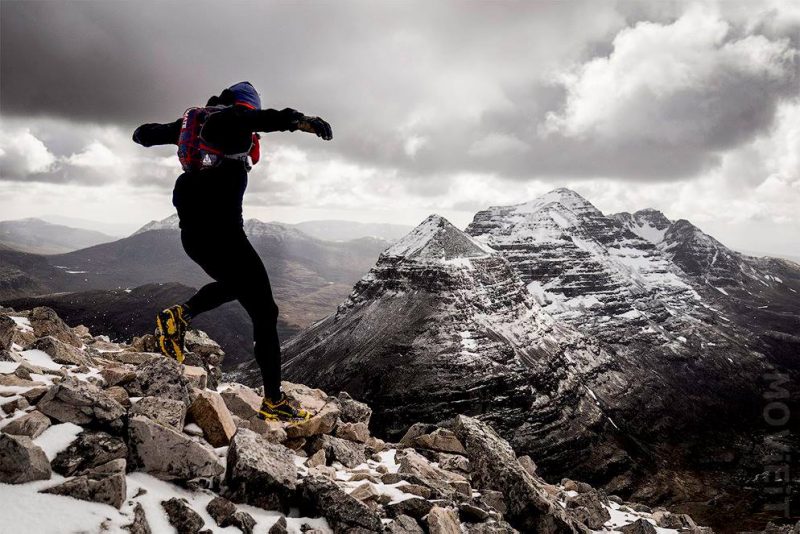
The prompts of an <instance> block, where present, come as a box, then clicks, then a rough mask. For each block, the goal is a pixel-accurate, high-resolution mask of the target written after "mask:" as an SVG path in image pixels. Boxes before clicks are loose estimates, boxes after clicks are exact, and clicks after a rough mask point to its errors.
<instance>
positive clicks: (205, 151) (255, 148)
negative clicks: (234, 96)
mask: <svg viewBox="0 0 800 534" xmlns="http://www.w3.org/2000/svg"><path fill="white" fill-rule="evenodd" d="M223 109H225V106H207V107H196V108H189V109H187V110H186V111H185V112H184V113H183V121H182V122H181V133H180V135H179V136H178V159H179V160H180V162H181V167H183V170H184V172H188V171H200V170H203V169H209V168H211V167H216V166H217V165H219V164H220V163H221V162H222V161H223V160H225V159H232V160H234V161H241V162H242V163H244V165H245V167H246V168H247V170H248V171H249V170H250V169H251V168H252V165H254V164H256V163H258V160H259V159H260V155H261V154H260V147H259V135H258V134H256V133H254V134H253V137H252V140H251V142H250V148H249V149H248V150H247V151H246V152H240V153H238V154H226V153H224V152H223V151H222V150H220V149H218V148H215V147H213V146H211V145H210V144H208V143H206V141H205V140H204V139H203V126H204V125H205V123H206V121H207V120H208V118H209V117H210V116H211V115H213V114H214V113H217V112H219V111H221V110H223ZM251 162H252V163H251Z"/></svg>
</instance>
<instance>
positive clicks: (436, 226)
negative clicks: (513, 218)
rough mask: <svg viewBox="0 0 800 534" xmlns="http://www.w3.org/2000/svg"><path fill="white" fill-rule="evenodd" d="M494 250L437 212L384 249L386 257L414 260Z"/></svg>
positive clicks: (474, 255)
mask: <svg viewBox="0 0 800 534" xmlns="http://www.w3.org/2000/svg"><path fill="white" fill-rule="evenodd" d="M493 253H494V251H493V250H492V249H491V248H489V247H487V246H486V245H483V244H481V243H479V242H478V241H476V240H475V239H473V238H472V237H470V236H469V235H467V234H466V233H464V232H462V231H461V230H459V229H458V228H456V227H455V226H453V225H452V224H451V223H450V221H448V220H447V219H445V218H444V217H442V216H440V215H436V214H433V215H429V216H428V217H427V218H426V219H425V220H424V221H422V223H420V224H419V226H417V227H416V228H414V229H413V230H412V231H411V232H410V233H408V234H407V235H406V236H405V237H403V238H402V239H401V240H400V241H398V242H397V243H395V244H394V245H392V246H391V247H389V248H388V249H386V251H385V252H384V253H383V255H384V256H387V257H396V258H404V259H406V260H413V261H417V262H430V261H433V262H437V261H442V260H444V261H448V260H453V259H456V258H479V257H485V256H488V255H490V254H493Z"/></svg>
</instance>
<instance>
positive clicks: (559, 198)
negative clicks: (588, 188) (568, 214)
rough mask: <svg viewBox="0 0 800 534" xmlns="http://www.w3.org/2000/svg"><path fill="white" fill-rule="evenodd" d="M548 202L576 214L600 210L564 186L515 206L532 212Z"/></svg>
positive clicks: (522, 210)
mask: <svg viewBox="0 0 800 534" xmlns="http://www.w3.org/2000/svg"><path fill="white" fill-rule="evenodd" d="M548 204H560V205H562V206H564V207H565V208H566V209H568V210H570V211H572V212H574V213H576V214H581V213H586V214H599V213H600V210H598V209H597V208H595V207H594V205H593V204H592V203H591V202H589V201H588V200H586V199H585V198H583V197H582V196H581V195H579V194H578V193H576V192H575V191H573V190H572V189H568V188H566V187H559V188H558V189H553V190H552V191H549V192H547V193H545V194H544V195H542V196H540V197H538V198H536V199H534V200H531V201H529V202H526V203H524V204H519V205H517V206H515V207H516V208H517V211H520V212H529V213H532V212H535V211H538V210H539V209H541V208H542V207H544V206H547V205H548ZM490 209H491V208H490Z"/></svg>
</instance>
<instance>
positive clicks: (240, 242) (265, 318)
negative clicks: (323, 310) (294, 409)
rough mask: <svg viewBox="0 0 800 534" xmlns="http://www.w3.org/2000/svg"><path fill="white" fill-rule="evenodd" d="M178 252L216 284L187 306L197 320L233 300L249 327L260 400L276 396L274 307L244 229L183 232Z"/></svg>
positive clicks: (277, 357)
mask: <svg viewBox="0 0 800 534" xmlns="http://www.w3.org/2000/svg"><path fill="white" fill-rule="evenodd" d="M181 242H182V243H183V248H184V250H185V251H186V253H187V254H188V255H189V257H190V258H192V260H194V262H195V263H197V264H198V265H199V266H200V267H202V268H203V270H204V271H205V272H206V273H208V275H209V276H210V277H211V278H213V279H214V280H215V281H214V282H211V283H210V284H207V285H205V286H203V287H202V288H200V290H199V291H198V292H197V293H196V294H195V295H194V296H193V297H192V298H190V299H189V300H188V301H187V302H186V305H187V306H188V308H189V313H190V315H191V316H192V317H194V316H197V315H199V314H201V313H203V312H206V311H208V310H212V309H214V308H216V307H217V306H220V305H222V304H225V303H226V302H230V301H232V300H238V301H239V302H240V303H241V305H242V307H244V309H245V310H246V311H247V313H248V314H249V315H250V319H252V321H253V339H254V340H255V344H254V348H253V350H254V353H255V359H256V363H258V366H259V367H260V368H261V377H262V378H263V380H264V395H265V396H266V397H270V398H272V399H273V400H277V399H278V398H280V395H281V390H280V386H281V346H280V341H279V340H278V330H277V324H278V306H277V305H276V304H275V300H274V298H273V297H272V287H271V286H270V283H269V277H268V276H267V270H266V269H265V268H264V263H263V262H262V261H261V258H259V256H258V253H257V252H256V251H255V249H254V248H253V246H252V245H251V244H250V242H249V241H248V240H247V236H246V235H245V233H244V229H242V228H237V229H232V230H230V231H224V232H221V231H219V230H211V231H208V230H205V229H184V230H182V231H181Z"/></svg>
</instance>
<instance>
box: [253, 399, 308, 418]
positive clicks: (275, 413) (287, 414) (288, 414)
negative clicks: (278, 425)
mask: <svg viewBox="0 0 800 534" xmlns="http://www.w3.org/2000/svg"><path fill="white" fill-rule="evenodd" d="M294 404H295V403H294V402H291V401H289V399H288V398H287V397H286V393H281V400H279V401H278V402H272V401H271V400H270V399H268V398H267V397H264V399H263V400H262V401H261V409H260V410H259V411H258V417H260V418H261V419H264V420H265V421H283V422H285V423H293V424H297V423H302V422H303V421H308V419H309V418H310V417H311V414H310V413H308V412H307V411H305V410H304V409H302V408H300V407H299V406H295V405H294Z"/></svg>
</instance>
